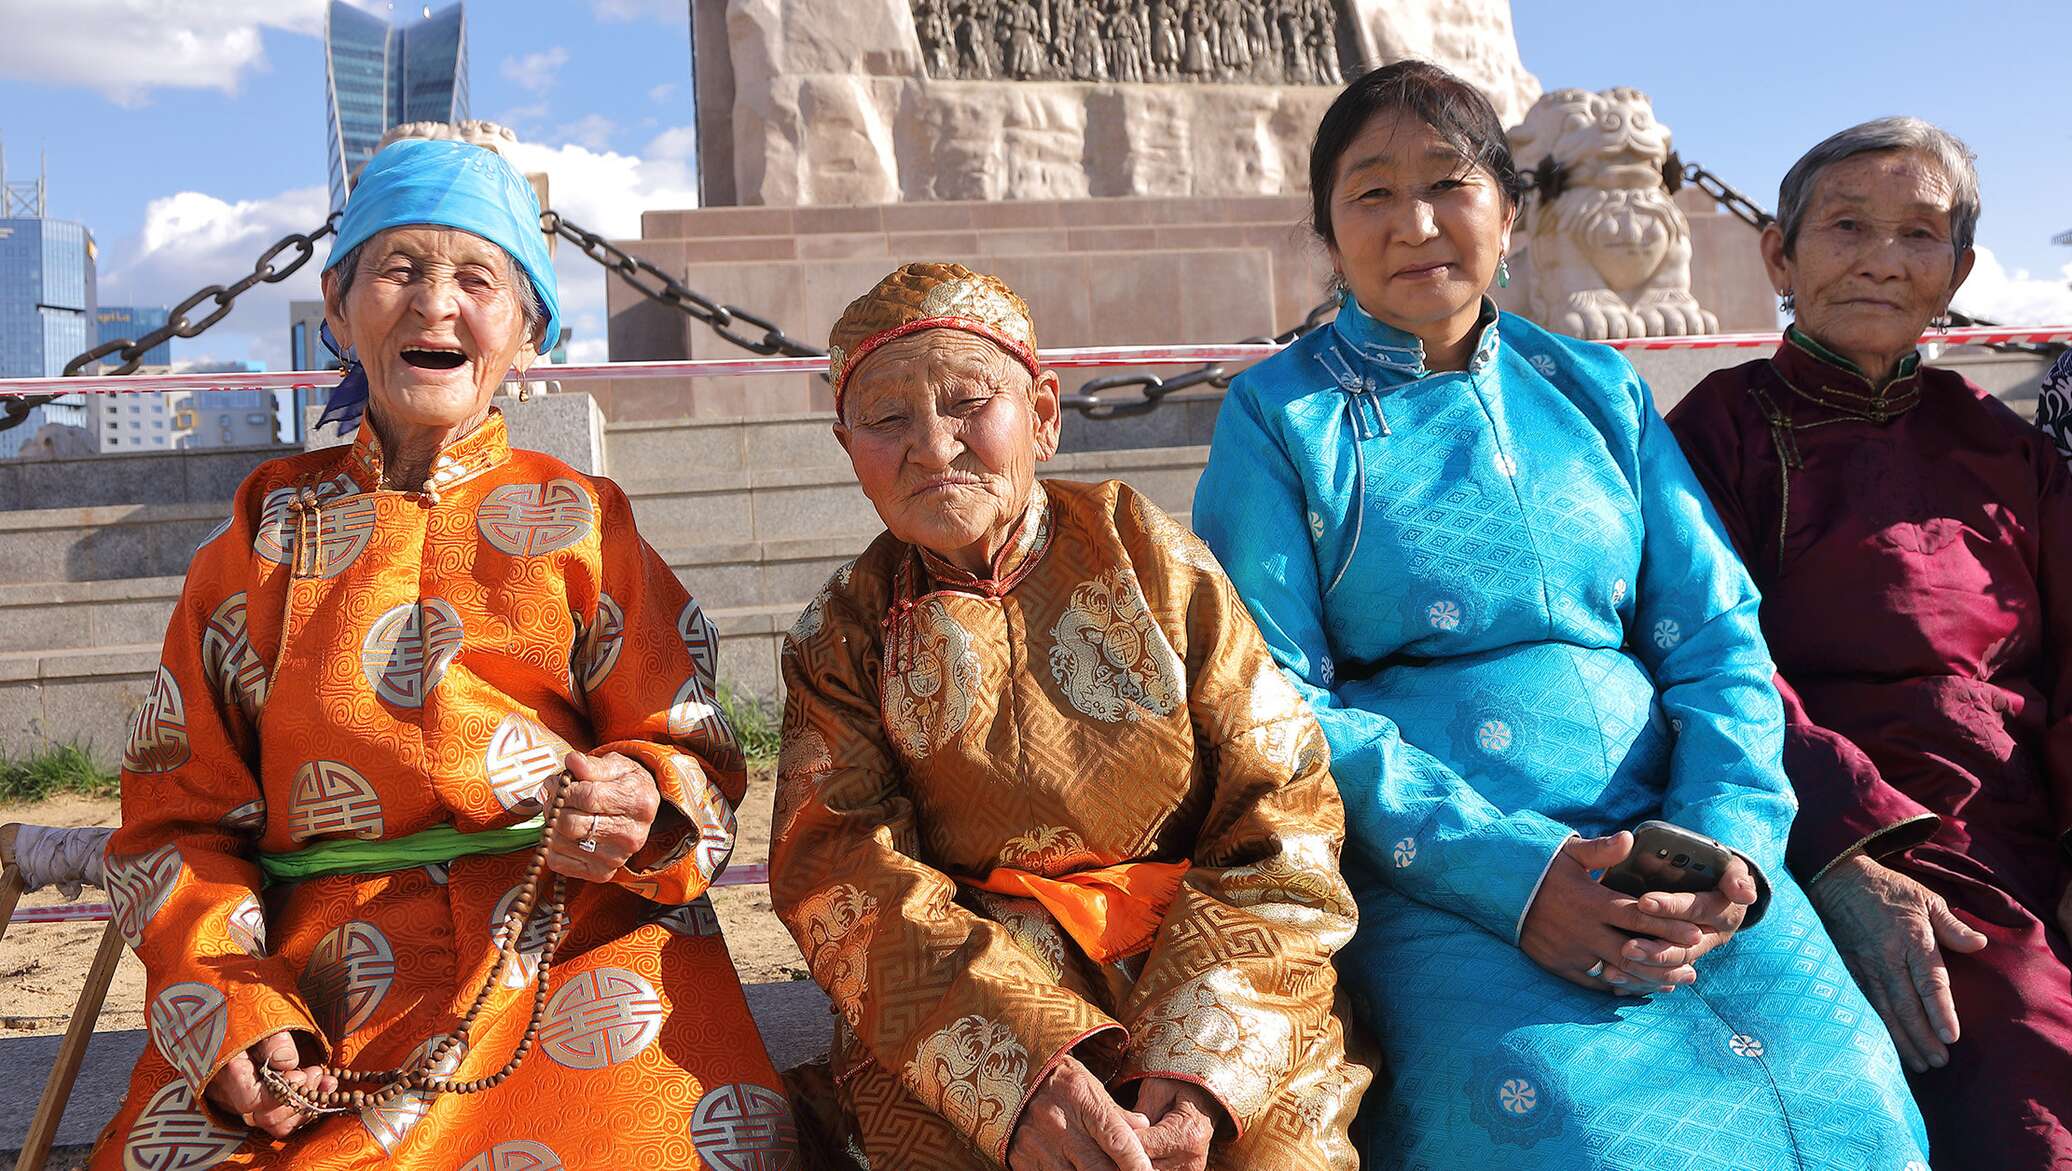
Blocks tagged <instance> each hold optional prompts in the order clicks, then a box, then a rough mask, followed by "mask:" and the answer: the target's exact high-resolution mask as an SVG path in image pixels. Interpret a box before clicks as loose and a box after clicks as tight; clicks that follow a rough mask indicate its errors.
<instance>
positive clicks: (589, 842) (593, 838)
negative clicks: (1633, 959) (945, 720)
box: [576, 813, 1604, 967]
mask: <svg viewBox="0 0 2072 1171" xmlns="http://www.w3.org/2000/svg"><path fill="white" fill-rule="evenodd" d="M576 849H578V850H581V851H582V852H583V853H585V854H595V853H596V852H597V815H596V814H595V813H592V814H591V815H590V832H588V833H586V834H584V835H583V840H582V841H580V842H577V843H576ZM1603 966H1604V965H1602V964H1599V965H1598V967H1603Z"/></svg>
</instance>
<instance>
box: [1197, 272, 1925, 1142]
mask: <svg viewBox="0 0 2072 1171" xmlns="http://www.w3.org/2000/svg"><path fill="white" fill-rule="evenodd" d="M1478 340H1479V345H1478V346H1477V348H1476V351H1475V353H1474V356H1473V358H1472V360H1471V363H1470V368H1469V369H1468V370H1467V371H1463V372H1457V373H1439V374H1434V373H1431V372H1428V371H1426V370H1425V369H1424V367H1423V361H1422V351H1421V349H1420V347H1419V346H1418V343H1417V341H1416V339H1415V338H1413V337H1411V336H1410V335H1408V334H1405V333H1403V332H1401V331H1398V330H1395V329H1392V328H1390V327H1388V326H1385V325H1383V324H1382V323H1380V322H1378V321H1376V320H1375V319H1374V318H1372V317H1370V316H1369V315H1367V314H1366V313H1364V312H1363V311H1361V309H1360V308H1359V306H1358V305H1357V304H1355V303H1353V302H1352V301H1350V299H1348V301H1347V303H1346V304H1345V305H1344V306H1343V307H1342V309H1341V311H1340V313H1339V317H1338V320H1337V321H1336V322H1335V323H1334V324H1333V325H1331V326H1329V327H1327V328H1325V329H1321V330H1318V331H1316V332H1314V333H1312V334H1310V335H1309V336H1308V337H1306V338H1304V339H1302V340H1301V341H1300V342H1298V343H1296V344H1295V345H1294V346H1291V347H1290V348H1289V349H1288V350H1286V351H1284V352H1283V353H1281V354H1280V355H1278V356H1276V357H1275V358H1273V359H1270V360H1268V361H1266V362H1263V363H1261V364H1259V365H1258V366H1256V367H1254V368H1252V369H1251V370H1249V371H1247V372H1246V373H1245V374H1244V375H1242V376H1241V377H1240V378H1239V379H1238V380H1237V381H1236V382H1235V383H1234V384H1233V385H1232V387H1231V390H1230V394H1229V396H1228V398H1226V400H1225V401H1224V404H1223V407H1222V411H1221V414H1220V416H1219V418H1218V420H1217V425H1216V436H1215V442H1214V446H1213V448H1212V450H1211V453H1210V457H1209V464H1208V468H1207V470H1206V471H1205V472H1204V474H1203V476H1202V480H1201V484H1200V487H1199V489H1198V491H1197V493H1196V496H1195V502H1194V524H1195V527H1196V529H1197V530H1198V531H1199V532H1200V533H1201V535H1202V536H1203V537H1204V538H1205V539H1206V540H1207V541H1208V543H1209V545H1210V547H1211V548H1212V549H1214V550H1215V552H1216V554H1217V556H1218V557H1219V558H1220V559H1221V560H1222V562H1223V565H1224V568H1225V569H1226V570H1227V571H1228V572H1229V574H1230V576H1231V578H1232V579H1233V581H1235V582H1236V584H1237V587H1238V590H1239V592H1240V593H1241V594H1243V595H1244V598H1245V600H1246V603H1247V604H1248V605H1249V606H1250V608H1251V611H1252V614H1253V616H1254V617H1255V618H1256V619H1257V620H1258V622H1259V624H1260V627H1261V628H1262V630H1263V631H1264V632H1265V634H1266V637H1267V641H1268V643H1269V644H1270V645H1271V646H1272V648H1273V651H1274V654H1275V655H1276V656H1277V657H1278V659H1279V660H1280V663H1281V665H1282V667H1283V668H1284V669H1285V670H1286V672H1287V673H1288V675H1289V676H1290V677H1291V678H1292V679H1293V680H1294V682H1295V683H1296V685H1297V686H1298V687H1300V688H1301V689H1302V691H1303V693H1304V694H1305V695H1306V696H1307V697H1308V699H1309V700H1310V702H1311V704H1312V705H1313V706H1314V707H1315V709H1316V712H1317V717H1318V720H1319V722H1320V723H1321V724H1322V725H1323V728H1324V732H1325V734H1326V736H1327V738H1328V739H1329V740H1330V743H1331V751H1332V757H1333V771H1334V773H1335V775H1336V776H1337V779H1338V784H1339V788H1340V791H1341V792H1342V793H1343V794H1344V796H1345V802H1346V815H1347V821H1348V841H1347V846H1346V854H1345V869H1346V873H1347V877H1348V879H1349V880H1350V881H1351V883H1352V886H1353V889H1354V891H1355V893H1356V894H1357V895H1358V897H1359V901H1360V915H1361V919H1360V930H1359V934H1358V936H1357V937H1356V938H1355V940H1354V942H1353V943H1352V945H1351V946H1350V947H1348V948H1347V950H1346V951H1345V952H1344V953H1343V959H1342V962H1341V963H1340V971H1341V974H1342V976H1343V978H1344V979H1345V980H1346V982H1347V986H1348V990H1349V991H1350V992H1351V993H1352V996H1353V1001H1354V1006H1355V1008H1356V1010H1357V1011H1358V1012H1359V1014H1360V1016H1361V1018H1362V1019H1363V1021H1364V1022H1365V1023H1366V1024H1367V1025H1368V1026H1369V1027H1370V1028H1371V1029H1372V1030H1373V1031H1374V1032H1375V1033H1376V1034H1377V1036H1378V1038H1379V1040H1380V1042H1381V1045H1382V1048H1383V1051H1384V1053H1385V1054H1386V1060H1387V1064H1388V1071H1389V1076H1387V1077H1385V1078H1383V1079H1381V1080H1379V1081H1378V1082H1377V1086H1376V1088H1375V1090H1374V1091H1373V1092H1371V1093H1370V1094H1369V1095H1368V1098H1367V1101H1366V1103H1365V1105H1364V1106H1363V1108H1362V1114H1361V1130H1362V1151H1363V1157H1364V1159H1365V1165H1366V1166H1369V1167H1378V1168H1433V1169H1439V1168H1467V1167H1494V1166H1505V1167H1531V1168H1541V1167H1544V1168H1563V1169H1570V1168H1607V1169H1609V1168H1634V1167H1676V1168H1680V1169H1685V1171H1705V1169H1714V1168H1718V1169H1722V1171H1724V1169H1728V1168H1734V1169H1741V1168H1764V1169H1768V1168H1792V1167H1803V1168H1816V1167H1817V1168H1823V1169H1825V1168H1834V1169H1841V1171H1846V1169H1855V1168H1862V1169H1866V1171H1872V1169H1875V1171H1909V1169H1925V1165H1926V1164H1925V1160H1926V1158H1927V1139H1926V1137H1925V1135H1924V1133H1923V1131H1922V1127H1921V1121H1920V1117H1919V1115H1918V1113H1917V1112H1916V1110H1915V1109H1914V1105H1913V1102H1912V1099H1911V1098H1910V1097H1909V1096H1908V1092H1907V1087H1906V1082H1905V1079H1904V1075H1903V1073H1902V1071H1901V1068H1900V1065H1899V1062H1898V1059H1897V1057H1896V1055H1895V1054H1894V1052H1893V1049H1892V1044H1891V1041H1890V1039H1889V1038H1888V1037H1887V1036H1886V1034H1885V1030H1884V1027H1883V1025H1882V1024H1881V1023H1880V1022H1879V1020H1878V1018H1877V1017H1876V1016H1875V1015H1874V1014H1873V1013H1872V1011H1871V1009H1870V1007H1869V1006H1868V1005H1867V1004H1866V1003H1865V1001H1864V998H1863V996H1862V994H1861V993H1860V992H1859V991H1858V990H1857V989H1856V987H1855V985H1854V984H1853V983H1852V982H1851V981H1850V978H1849V975H1848V973H1847V971H1846V970H1845V969H1844V968H1843V966H1842V963H1841V960H1840V958H1839V957H1838V956H1837V955H1836V953H1835V950H1834V946H1833V944H1832V942H1831V941H1830V940H1829V939H1828V937H1827V935H1826V933H1825V932H1824V931H1823V930H1822V928H1821V926H1820V923H1819V921H1818V920H1817V919H1816V918H1815V916H1814V913H1813V911H1812V908H1811V907H1810V905H1809V904H1808V903H1807V901H1806V899H1805V896H1804V895H1803V894H1802V893H1801V892H1800V890H1799V888H1798V887H1797V885H1796V884H1795V883H1794V882H1793V881H1792V879H1791V877H1790V875H1789V874H1788V873H1787V872H1786V871H1785V869H1784V861H1783V852H1784V843H1785V839H1786V836H1787V834H1788V833H1789V830H1790V825H1791V817H1792V813H1793V811H1794V808H1795V806H1794V801H1793V798H1792V796H1791V791H1790V788H1789V786H1788V785H1787V783H1786V781H1785V778H1784V775H1783V772H1782V769H1781V767H1780V764H1779V753H1780V750H1781V745H1782V737H1783V721H1782V713H1781V710H1780V707H1779V704H1778V700H1777V695H1776V692H1775V690H1774V689H1773V687H1772V685H1771V675H1772V666H1771V663H1770V659H1769V655H1768V652H1767V650H1766V648H1765V647H1764V645H1763V642H1762V636H1761V632H1760V630H1759V628H1758V626H1757V622H1756V611H1757V607H1758V604H1759V599H1758V597H1757V595H1756V591H1755V588H1754V586H1753V585H1752V584H1751V583H1750V581H1749V579H1748V576H1747V574H1746V573H1745V572H1744V571H1743V570H1742V568H1741V565H1740V562H1739V561H1738V560H1737V559H1736V557H1735V554H1734V551H1733V549H1732V548H1731V547H1730V546H1729V545H1728V543H1727V542H1726V540H1725V539H1724V537H1723V536H1722V535H1721V533H1720V530H1719V527H1718V524H1717V521H1716V520H1715V518H1714V516H1713V514H1712V512H1711V508H1710V505H1709V504H1707V503H1706V500H1705V496H1704V494H1703V492H1702V491H1701V490H1700V489H1699V487H1698V484H1697V482H1696V480H1695V479H1694V478H1693V477H1692V474H1691V471H1690V468H1689V465H1688V464H1687V463H1686V462H1685V461H1684V458H1683V455H1682V453H1681V452H1680V451H1679V450H1678V449H1677V446H1676V443H1675V440H1674V439H1673V438H1672V437H1671V436H1670V434H1669V431H1668V428H1667V427H1666V426H1664V424H1663V423H1662V421H1661V419H1660V418H1659V417H1658V416H1657V414H1656V412H1655V406H1654V403H1653V400H1652V398H1651V396H1650V394H1649V392H1648V389H1647V387H1646V385H1645V384H1644V383H1643V382H1642V381H1641V380H1640V378H1639V377H1638V376H1637V375H1636V374H1635V373H1634V371H1633V369H1632V367H1631V366H1630V365H1629V364H1628V363H1627V362H1626V360H1625V359H1624V358H1622V357H1620V356H1619V355H1618V354H1617V353H1615V352H1614V351H1612V350H1611V349H1609V348H1607V347H1604V346H1600V345H1593V344H1589V343H1584V342H1578V341H1575V340H1574V339H1570V338H1564V337H1559V336H1556V335H1554V334H1550V333H1548V332H1546V331H1545V330H1542V329H1540V328H1539V327H1537V326H1535V325H1533V324H1532V323H1530V322H1528V321H1525V320H1524V319H1522V318H1517V317H1513V316H1510V315H1502V316H1498V315H1497V314H1496V313H1495V311H1494V309H1493V308H1489V309H1486V311H1485V317H1484V327H1483V330H1482V333H1481V335H1480V337H1479V339H1478ZM1651 817H1659V818H1663V819H1666V820H1668V821H1672V822H1675V823H1677V824H1679V825H1682V826H1686V827H1688V828H1690V829H1693V830H1696V831H1698V832H1700V833H1703V834H1706V835H1709V836H1711V837H1714V838H1717V839H1719V840H1720V841H1722V842H1725V843H1727V844H1728V845H1729V846H1732V847H1733V848H1735V849H1736V850H1738V851H1740V852H1741V853H1742V854H1743V855H1744V856H1745V857H1746V858H1748V859H1749V860H1750V861H1751V862H1752V863H1753V864H1754V865H1755V867H1756V868H1757V869H1758V870H1759V871H1760V872H1761V874H1762V879H1761V885H1762V886H1763V887H1764V888H1765V895H1764V899H1763V902H1762V905H1761V908H1760V909H1761V911H1762V912H1763V913H1762V916H1761V918H1760V920H1759V921H1757V922H1754V923H1753V924H1752V925H1750V926H1748V927H1746V928H1745V929H1744V930H1743V931H1742V932H1741V933H1740V934H1739V935H1738V936H1736V937H1735V938H1734V939H1733V940H1732V941H1730V942H1729V943H1728V944H1727V945H1726V946H1724V947H1722V948H1720V949H1718V950H1716V951H1714V952H1713V953H1712V954H1710V955H1708V956H1706V957H1704V958H1703V959H1701V960H1700V961H1699V964H1698V971H1699V981H1698V984H1697V985H1696V987H1695V988H1685V989H1680V990H1678V991H1676V992H1673V993H1667V994H1661V995H1656V996H1651V997H1648V998H1645V999H1625V1000H1621V999H1618V998H1615V997H1613V996H1610V995H1608V994H1606V993H1602V992H1597V991H1593V990H1590V989H1586V988H1582V987H1579V986H1577V985H1574V984H1570V983H1568V982H1567V981H1565V980H1563V979H1561V978H1559V977H1557V976H1555V975H1553V974H1551V973H1548V972H1546V971H1544V970H1542V969H1541V968H1540V967H1538V966H1537V965H1536V964H1534V963H1533V961H1532V960H1531V959H1529V958H1528V957H1527V956H1526V955H1525V953H1524V952H1522V951H1521V950H1519V948H1518V946H1517V941H1518V933H1519V929H1520V926H1521V924H1522V922H1523V919H1524V916H1525V912H1526V909H1527V908H1528V906H1529V905H1530V903H1531V901H1532V898H1533V895H1534V894H1535V893H1536V892H1537V890H1538V887H1539V883H1540V880H1541V877H1542V875H1543V874H1544V873H1545V872H1546V869H1547V866H1548V864H1549V863H1550V861H1551V860H1552V859H1553V856H1554V854H1555V853H1556V852H1557V851H1558V850H1559V849H1560V847H1561V844H1562V843H1563V842H1564V841H1566V840H1567V839H1568V838H1569V836H1570V835H1571V834H1577V833H1580V834H1584V835H1591V836H1594V835H1598V834H1603V833H1609V832H1612V831H1614V830H1617V829H1621V828H1631V827H1632V826H1633V825H1635V824H1636V823H1637V822H1639V821H1642V820H1644V819H1647V818H1651Z"/></svg>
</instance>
